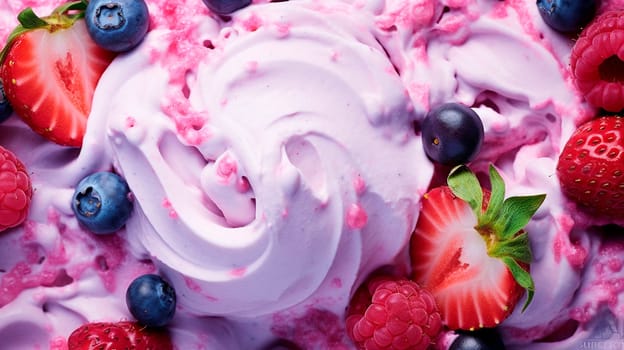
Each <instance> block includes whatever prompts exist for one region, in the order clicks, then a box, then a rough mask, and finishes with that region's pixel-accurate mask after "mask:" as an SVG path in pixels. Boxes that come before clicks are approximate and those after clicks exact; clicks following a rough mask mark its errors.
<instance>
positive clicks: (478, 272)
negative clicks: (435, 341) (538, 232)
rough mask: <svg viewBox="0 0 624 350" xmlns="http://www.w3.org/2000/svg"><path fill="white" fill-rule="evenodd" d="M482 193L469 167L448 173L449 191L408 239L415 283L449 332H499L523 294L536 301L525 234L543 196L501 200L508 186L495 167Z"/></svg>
mask: <svg viewBox="0 0 624 350" xmlns="http://www.w3.org/2000/svg"><path fill="white" fill-rule="evenodd" d="M490 178H491V182H492V191H491V192H489V191H484V190H483V189H482V188H481V185H480V184H479V182H478V180H477V178H476V176H475V175H474V174H473V173H472V172H470V170H468V168H467V167H465V166H460V167H457V168H455V169H453V171H451V173H450V175H449V177H448V180H447V181H448V184H449V186H441V187H437V188H434V189H433V190H431V191H430V192H428V193H427V194H426V195H425V196H424V198H423V202H422V209H421V213H420V216H419V219H418V222H417V225H416V229H415V231H414V234H413V235H412V239H411V247H410V254H411V259H412V267H413V279H414V280H415V281H416V282H417V283H418V284H420V285H421V286H422V287H423V288H425V289H428V290H429V291H430V292H431V293H432V294H433V296H434V298H435V300H436V303H437V304H438V307H439V309H440V314H441V316H442V320H443V322H444V323H445V324H446V325H447V326H448V327H449V328H451V329H466V330H473V329H478V328H484V327H494V326H496V325H498V324H499V323H500V322H502V321H503V320H504V319H505V318H506V317H507V316H508V315H509V314H510V313H511V312H512V311H513V309H514V307H515V305H516V303H517V302H518V300H519V298H520V297H521V295H522V293H523V292H524V290H526V291H527V292H528V298H527V302H526V304H525V307H526V306H527V305H528V304H529V303H530V301H531V299H532V297H533V291H534V286H533V280H532V278H531V276H530V274H529V273H528V272H527V270H528V267H529V263H530V262H531V251H530V249H529V242H528V236H527V234H526V232H524V230H523V227H524V226H525V225H526V224H527V223H528V221H529V220H530V218H531V216H532V215H533V214H534V213H535V211H536V210H537V208H539V206H540V205H541V203H542V201H543V200H544V198H545V195H537V196H527V197H511V198H508V199H506V200H504V191H505V185H504V183H503V180H502V178H501V177H500V175H499V174H498V172H497V171H496V170H495V169H494V167H490Z"/></svg>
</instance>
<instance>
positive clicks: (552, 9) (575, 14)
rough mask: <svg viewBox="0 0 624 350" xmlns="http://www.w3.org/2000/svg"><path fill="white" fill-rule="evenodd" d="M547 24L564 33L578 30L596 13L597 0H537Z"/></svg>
mask: <svg viewBox="0 0 624 350" xmlns="http://www.w3.org/2000/svg"><path fill="white" fill-rule="evenodd" d="M536 4H537V8H538V9H539V13H540V15H541V16H542V19H543V20H544V22H546V24H548V25H549V26H550V27H551V28H553V29H554V30H557V31H559V32H562V33H573V32H578V31H580V30H581V28H583V27H584V26H585V25H586V24H587V23H589V22H590V21H591V20H592V18H594V15H595V14H596V8H597V4H596V0H537V2H536Z"/></svg>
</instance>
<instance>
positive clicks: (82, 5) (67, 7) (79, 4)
mask: <svg viewBox="0 0 624 350" xmlns="http://www.w3.org/2000/svg"><path fill="white" fill-rule="evenodd" d="M88 4H89V3H88V2H87V1H84V0H78V1H70V2H67V3H65V4H63V5H61V6H59V7H57V8H55V9H54V11H53V12H52V13H53V14H56V13H60V14H64V13H67V12H70V11H80V12H84V11H85V10H86V9H87V5H88Z"/></svg>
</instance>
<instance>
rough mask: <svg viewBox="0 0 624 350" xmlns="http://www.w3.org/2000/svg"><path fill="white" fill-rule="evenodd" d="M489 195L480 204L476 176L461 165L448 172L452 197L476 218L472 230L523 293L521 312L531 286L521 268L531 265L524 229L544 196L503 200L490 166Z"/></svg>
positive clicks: (498, 178)
mask: <svg viewBox="0 0 624 350" xmlns="http://www.w3.org/2000/svg"><path fill="white" fill-rule="evenodd" d="M489 175H490V182H491V192H490V193H489V199H488V200H485V201H484V197H485V196H484V193H483V189H482V187H481V185H480V183H479V180H478V179H477V176H476V175H475V174H474V173H473V172H472V171H470V169H469V168H468V167H467V166H465V165H459V166H457V167H455V168H453V170H451V172H450V173H449V176H448V178H447V183H448V186H449V188H450V189H451V191H452V192H453V194H454V195H455V196H457V197H458V198H460V199H462V200H463V201H465V202H466V203H467V204H468V205H469V206H470V208H471V209H472V211H473V212H474V213H475V215H476V217H477V224H476V225H475V227H474V228H475V230H476V231H477V232H478V233H479V234H480V235H481V236H482V237H483V239H484V241H485V243H486V246H487V252H488V255H489V256H491V257H493V258H498V259H500V260H501V261H502V262H503V263H504V264H505V265H506V266H507V267H508V268H509V271H510V272H511V274H512V275H513V277H514V279H515V280H516V282H517V283H518V284H519V285H520V286H521V287H522V288H524V289H525V290H526V291H527V300H526V302H525V304H524V306H523V308H522V311H524V310H525V309H526V308H527V306H529V304H530V303H531V301H532V300H533V295H534V294H535V284H534V282H533V278H532V277H531V275H530V273H529V272H528V271H527V270H526V269H525V268H523V265H524V266H527V265H529V264H530V263H531V260H532V253H531V248H530V245H529V238H528V235H527V233H526V232H525V231H524V227H525V226H526V225H527V224H528V223H529V221H530V220H531V217H532V216H533V215H534V214H535V212H536V211H537V209H538V208H539V207H540V206H541V204H542V202H543V201H544V199H545V198H546V195H545V194H539V195H531V196H514V197H509V198H506V199H505V182H504V181H503V178H502V177H501V175H500V174H499V173H498V171H497V170H496V168H494V166H493V165H490V168H489Z"/></svg>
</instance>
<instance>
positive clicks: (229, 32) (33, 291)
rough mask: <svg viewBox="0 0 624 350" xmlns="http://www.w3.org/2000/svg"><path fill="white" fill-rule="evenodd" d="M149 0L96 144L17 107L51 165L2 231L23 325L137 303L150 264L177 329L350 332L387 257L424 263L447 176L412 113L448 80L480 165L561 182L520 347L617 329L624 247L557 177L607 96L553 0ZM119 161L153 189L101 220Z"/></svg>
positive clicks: (441, 92)
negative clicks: (99, 210)
mask: <svg viewBox="0 0 624 350" xmlns="http://www.w3.org/2000/svg"><path fill="white" fill-rule="evenodd" d="M59 2H60V1H48V0H45V1H43V0H30V1H26V0H20V1H17V0H15V1H12V0H9V1H8V2H7V5H6V6H4V5H3V7H0V24H2V26H0V34H1V35H2V37H3V38H5V37H6V36H7V35H8V32H9V30H10V28H12V26H13V25H14V24H15V15H16V13H17V12H19V10H20V9H21V8H23V7H25V6H33V7H34V8H35V9H36V10H37V13H41V14H43V13H46V12H49V10H50V8H52V7H54V5H55V4H56V3H59ZM147 2H148V5H149V7H150V13H151V16H152V20H151V31H150V33H149V34H148V36H147V38H146V40H145V41H144V42H143V43H142V44H141V45H140V46H139V47H138V48H137V49H136V50H134V51H132V52H130V53H127V54H123V55H120V56H118V57H117V58H116V59H115V60H114V61H113V63H112V64H111V65H110V67H109V68H108V69H107V71H106V72H105V73H104V75H103V77H102V79H101V80H100V83H99V84H98V87H97V90H96V94H95V99H94V101H93V110H92V113H91V115H90V117H89V123H88V128H87V134H86V136H85V141H84V146H83V148H82V149H81V150H75V149H68V148H64V147H60V146H57V145H54V144H52V143H50V142H48V141H46V140H43V139H41V138H40V137H39V136H37V135H35V134H34V133H32V132H31V131H30V130H29V129H28V128H27V127H26V126H25V125H24V124H23V123H22V122H21V121H20V120H19V119H18V118H17V117H12V119H11V120H9V121H8V122H6V123H5V124H3V125H2V126H0V144H1V145H3V146H4V147H6V148H8V149H10V150H12V151H14V152H15V153H16V154H17V155H18V157H19V158H20V159H21V160H22V161H23V162H24V163H25V164H26V166H27V168H28V170H29V171H30V173H31V174H32V175H31V176H32V181H33V186H34V188H35V195H34V197H33V204H32V208H31V212H30V215H29V219H28V221H27V223H26V224H25V225H23V226H22V227H19V228H16V229H13V230H10V231H8V232H5V233H3V234H2V235H0V253H1V254H0V269H1V271H2V272H1V276H0V288H2V290H3V293H2V296H0V334H1V335H3V337H2V338H3V339H4V340H3V341H4V344H6V346H7V347H8V348H11V349H32V348H41V349H44V348H52V349H63V348H64V346H65V347H66V345H65V339H66V337H67V336H68V335H69V333H70V332H71V331H72V330H73V329H75V328H76V327H77V326H78V325H80V324H82V323H86V322H93V321H117V320H121V319H129V318H131V316H130V315H129V313H128V311H127V310H126V307H125V301H124V297H123V295H124V293H125V288H126V286H127V285H128V283H129V282H130V281H131V280H132V278H134V277H135V276H137V275H139V274H142V273H146V272H158V273H160V274H162V275H163V276H165V277H166V278H167V279H168V280H169V281H171V282H172V283H173V284H174V286H175V288H176V291H177V294H178V304H179V308H178V311H177V313H176V317H175V319H174V321H173V323H172V324H171V326H170V329H171V332H172V335H173V340H174V343H175V345H176V347H177V348H179V349H189V348H202V347H203V348H209V349H237V348H241V349H259V348H262V347H264V346H266V344H268V343H270V342H271V341H272V339H274V338H285V339H289V340H291V341H293V342H296V343H299V344H301V345H302V346H305V347H306V348H310V349H327V348H332V349H349V348H352V344H351V343H350V341H349V340H348V339H347V337H346V336H345V330H344V324H343V319H344V309H345V307H346V306H347V305H348V302H349V298H350V296H351V294H352V292H353V291H354V289H355V288H356V287H357V286H358V285H359V284H360V283H361V282H362V281H363V280H364V279H365V278H366V277H367V275H368V274H369V273H371V272H372V271H374V270H375V269H377V268H380V267H384V266H393V268H394V269H395V270H397V271H399V272H408V271H409V267H408V262H407V261H408V259H407V254H406V249H405V248H406V245H407V243H408V241H409V236H410V233H411V230H412V228H413V226H414V224H415V222H416V220H417V218H418V202H419V200H420V196H421V195H422V194H423V193H424V192H425V191H426V190H427V188H428V187H429V186H430V183H433V184H436V183H439V182H440V180H439V178H438V177H436V176H435V174H434V167H433V165H432V164H431V163H430V162H429V161H428V160H427V159H426V157H425V156H424V152H423V151H422V144H421V142H422V141H421V139H420V137H419V135H418V132H417V129H418V127H417V126H418V124H419V121H420V120H421V119H422V118H423V116H424V114H425V113H426V111H427V110H429V109H430V108H431V107H432V106H436V105H438V104H441V103H443V102H448V101H455V102H461V103H464V104H466V105H468V106H471V107H473V108H474V109H475V110H476V111H477V112H478V113H479V115H480V116H481V118H482V119H483V121H484V125H485V131H486V136H485V143H484V146H483V148H482V151H481V153H480V154H479V156H478V158H477V159H476V160H475V161H474V162H473V163H472V164H471V167H472V168H473V169H474V170H476V171H480V172H485V170H486V169H487V166H488V165H489V164H490V163H494V164H495V165H496V166H497V167H499V169H501V170H502V174H503V177H504V178H505V181H506V184H507V189H508V194H509V195H520V194H534V193H546V194H547V199H546V201H545V203H544V205H543V206H542V207H541V209H540V210H539V211H538V213H537V214H536V216H535V218H534V219H533V220H532V221H531V223H530V224H529V225H528V227H527V230H528V232H529V237H530V240H531V246H532V249H533V253H534V260H535V261H534V262H533V263H532V265H531V274H532V276H533V278H534V280H535V283H536V293H535V299H534V301H533V303H532V304H531V305H530V306H529V308H528V309H527V310H526V311H525V312H524V313H522V312H520V310H519V309H517V310H515V312H514V313H513V314H512V315H511V316H510V317H509V318H508V319H507V320H506V321H505V322H504V323H503V324H502V325H501V331H502V333H503V334H504V335H505V341H506V343H507V345H508V346H509V348H511V349H516V348H517V349H570V348H580V347H582V346H586V345H587V344H590V345H591V344H593V343H591V342H589V343H588V339H590V340H591V339H597V337H598V336H601V337H603V338H601V339H602V340H605V341H607V340H608V339H609V337H617V336H618V334H617V333H614V332H611V333H609V332H608V331H609V330H612V329H614V326H613V325H614V324H616V325H617V324H618V322H619V323H621V321H622V320H623V319H624V315H623V314H622V313H623V312H624V304H622V302H624V299H623V298H624V297H623V295H624V294H622V289H621V287H620V284H621V283H620V280H621V277H620V276H621V275H622V273H624V272H623V271H622V267H623V266H624V265H623V263H624V262H623V260H622V259H623V258H622V252H623V251H624V247H623V245H622V243H620V242H618V241H613V240H612V239H610V238H609V239H607V238H605V237H607V236H606V235H604V233H603V232H601V231H602V230H601V229H599V228H597V225H600V224H603V223H602V222H598V221H595V220H594V219H592V218H587V217H585V216H583V215H582V214H580V213H578V212H577V211H576V209H575V208H574V207H573V206H572V205H570V204H569V203H568V202H567V201H566V200H565V199H564V198H563V197H562V195H561V193H560V191H559V185H558V182H557V178H556V176H555V166H556V162H557V158H558V155H559V152H560V150H561V148H562V147H563V145H564V143H565V142H566V140H567V139H568V137H569V135H570V134H571V133H572V131H573V130H574V129H575V127H576V125H578V124H580V123H581V122H582V121H584V120H587V119H589V118H591V116H592V115H593V113H594V111H592V110H590V109H589V108H588V107H586V105H585V104H584V102H583V99H582V96H580V95H578V93H577V92H576V90H575V88H574V85H573V82H572V80H571V77H570V74H569V71H568V57H569V52H570V48H571V45H572V41H571V40H570V39H569V38H566V37H563V36H561V35H559V34H557V33H554V32H552V31H551V30H550V29H549V28H547V27H546V26H545V24H544V23H543V22H542V21H541V18H540V17H539V14H538V13H537V9H536V7H535V4H534V1H529V0H526V1H525V0H508V1H498V2H497V1H489V0H483V1H481V0H472V1H470V0H446V1H432V0H413V1H404V0H395V1H381V0H373V1H344V2H343V1H305V0H301V1H289V2H279V3H270V4H267V3H261V2H258V3H255V4H253V5H251V6H250V7H248V8H245V9H243V10H241V11H238V12H236V13H235V14H234V15H233V16H232V17H231V19H229V20H227V21H225V20H223V19H219V18H216V17H213V16H212V15H211V14H210V13H209V12H208V10H207V9H206V8H205V6H204V5H203V3H202V2H201V1H191V0H187V1H176V2H175V4H174V3H173V2H172V1H164V0H154V1H151V0H147ZM615 6H620V7H621V6H622V4H620V3H618V2H617V1H611V2H604V3H603V7H602V10H604V9H605V8H608V7H615ZM112 169H114V170H115V171H117V172H119V173H120V174H122V175H123V176H124V177H125V178H126V179H127V181H128V183H129V185H130V188H131V190H132V192H133V196H134V200H135V210H134V213H133V215H132V217H131V219H130V221H129V222H128V224H127V225H126V228H124V229H123V230H121V231H120V232H119V233H117V234H116V235H114V236H112V237H105V238H100V237H96V236H93V235H91V234H89V233H88V232H85V231H83V230H81V229H80V227H79V226H78V224H77V222H76V220H75V218H74V217H73V214H72V212H71V209H70V206H69V203H70V200H71V195H72V193H73V186H75V184H76V183H78V181H79V180H80V179H81V178H82V177H84V176H86V175H88V174H90V173H92V172H95V171H98V170H112ZM616 230H617V229H616ZM619 230H620V231H621V229H619ZM612 235H614V234H612ZM521 303H522V301H521ZM94 305H97V307H94ZM24 310H26V311H27V312H24ZM615 328H617V327H615ZM606 333H609V334H610V336H609V337H604V335H605V334H606ZM452 339H453V335H452V334H451V333H446V334H444V335H442V336H441V338H440V339H439V341H438V347H439V348H440V349H446V348H448V346H449V344H450V342H451V341H452Z"/></svg>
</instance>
